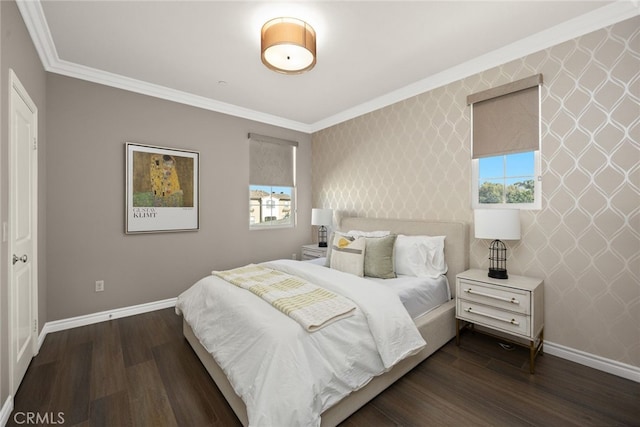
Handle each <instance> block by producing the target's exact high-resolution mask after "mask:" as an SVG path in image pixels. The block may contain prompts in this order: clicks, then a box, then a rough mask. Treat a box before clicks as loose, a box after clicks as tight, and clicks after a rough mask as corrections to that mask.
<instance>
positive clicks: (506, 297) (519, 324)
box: [456, 269, 544, 374]
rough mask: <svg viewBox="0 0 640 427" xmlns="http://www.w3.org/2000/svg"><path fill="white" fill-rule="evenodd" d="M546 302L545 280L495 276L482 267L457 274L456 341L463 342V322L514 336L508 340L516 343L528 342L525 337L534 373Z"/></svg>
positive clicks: (540, 347)
mask: <svg viewBox="0 0 640 427" xmlns="http://www.w3.org/2000/svg"><path fill="white" fill-rule="evenodd" d="M543 304H544V288H543V281H542V279H535V278H532V277H525V276H516V275H512V274H510V275H509V278H508V279H492V278H491V277H488V276H487V271H486V270H479V269H471V270H467V271H465V272H463V273H460V274H458V275H457V276H456V344H458V345H459V344H460V323H461V321H463V322H467V323H466V326H469V325H471V327H473V325H479V326H483V327H485V328H488V329H490V330H493V331H498V332H501V333H502V334H503V335H504V334H506V335H508V336H511V337H514V340H507V341H509V342H511V343H513V344H517V345H525V344H523V342H522V341H523V340H522V339H524V340H526V341H527V342H528V343H529V344H528V347H529V372H531V373H532V374H533V373H534V369H535V358H536V356H537V354H538V353H541V352H542V343H543V340H544V305H543ZM483 333H484V332H483ZM489 335H491V334H489ZM499 338H500V339H504V337H503V336H502V335H500V336H499ZM517 338H520V340H519V341H518V340H517Z"/></svg>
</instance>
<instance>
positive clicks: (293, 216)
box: [248, 184, 297, 230]
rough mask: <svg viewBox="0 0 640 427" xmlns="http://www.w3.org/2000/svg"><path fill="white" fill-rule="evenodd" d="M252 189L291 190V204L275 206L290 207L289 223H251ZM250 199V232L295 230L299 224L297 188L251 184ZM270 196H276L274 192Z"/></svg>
mask: <svg viewBox="0 0 640 427" xmlns="http://www.w3.org/2000/svg"><path fill="white" fill-rule="evenodd" d="M251 187H270V189H271V190H273V188H289V189H290V190H291V197H290V200H289V201H288V202H289V205H287V204H286V203H282V204H276V205H275V206H288V207H289V209H290V212H291V213H290V216H289V218H290V220H289V222H288V223H273V222H272V221H261V222H254V223H252V222H251V219H252V215H251V208H252V206H253V205H252V204H251V200H252V199H251V191H252V189H251ZM248 188H249V197H248V202H249V230H277V229H282V228H295V226H296V224H297V209H296V198H297V197H296V195H297V194H296V191H297V188H296V187H295V186H293V187H288V186H282V185H278V186H269V185H258V184H249V187H248ZM269 194H274V193H273V192H270V193H269Z"/></svg>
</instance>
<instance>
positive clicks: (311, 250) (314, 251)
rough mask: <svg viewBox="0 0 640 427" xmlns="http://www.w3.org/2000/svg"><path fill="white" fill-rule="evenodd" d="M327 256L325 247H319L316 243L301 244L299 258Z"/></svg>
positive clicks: (307, 258)
mask: <svg viewBox="0 0 640 427" xmlns="http://www.w3.org/2000/svg"><path fill="white" fill-rule="evenodd" d="M325 256H327V248H321V247H319V246H318V244H317V243H312V244H310V245H303V246H302V256H301V257H300V259H302V260H303V261H304V260H309V259H316V258H321V257H325Z"/></svg>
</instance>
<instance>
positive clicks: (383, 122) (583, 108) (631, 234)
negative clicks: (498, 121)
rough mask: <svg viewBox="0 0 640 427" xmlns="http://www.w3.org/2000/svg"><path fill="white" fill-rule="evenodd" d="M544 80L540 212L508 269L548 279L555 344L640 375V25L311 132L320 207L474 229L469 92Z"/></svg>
mask: <svg viewBox="0 0 640 427" xmlns="http://www.w3.org/2000/svg"><path fill="white" fill-rule="evenodd" d="M537 73H542V74H543V78H544V84H543V86H542V88H541V95H542V129H541V133H542V195H543V200H542V209H541V210H538V211H521V221H522V238H521V240H519V241H517V242H512V241H509V242H507V247H508V250H509V258H508V262H507V268H508V270H509V272H510V273H512V274H522V275H528V276H534V277H541V278H544V281H545V339H546V340H548V341H550V342H553V343H555V344H559V345H562V346H566V347H570V348H573V349H576V350H581V351H584V352H587V353H590V354H593V355H597V356H601V357H604V358H607V359H612V360H615V361H619V362H622V363H625V364H629V365H633V366H637V367H640V333H639V332H638V325H640V17H635V18H632V19H629V20H627V21H624V22H621V23H618V24H616V25H613V26H611V27H607V28H604V29H601V30H599V31H595V32H593V33H590V34H587V35H584V36H582V37H579V38H576V39H573V40H570V41H568V42H565V43H562V44H559V45H556V46H553V47H551V48H549V49H546V50H543V51H540V52H537V53H534V54H531V55H528V56H526V57H523V58H521V59H519V60H516V61H512V62H509V63H506V64H504V65H502V66H499V67H496V68H493V69H490V70H487V71H484V72H482V73H479V74H476V75H473V76H470V77H468V78H465V79H463V80H460V81H457V82H454V83H451V84H448V85H446V86H444V87H440V88H438V89H434V90H432V91H429V92H427V93H423V94H420V95H418V96H415V97H412V98H410V99H407V100H404V101H401V102H398V103H396V104H393V105H391V106H388V107H385V108H383V109H380V110H377V111H374V112H371V113H368V114H366V115H363V116H361V117H357V118H355V119H352V120H349V121H347V122H344V123H341V124H338V125H335V126H333V127H331V128H327V129H324V130H322V131H319V132H317V133H315V134H313V136H312V180H313V186H312V191H313V206H314V207H325V208H333V209H334V210H337V211H339V212H340V214H350V215H361V216H372V217H390V218H411V219H453V220H462V221H466V222H468V223H470V224H471V223H472V222H473V211H472V210H471V200H470V198H471V176H470V173H471V160H470V123H469V107H468V106H467V105H466V97H467V95H469V94H471V93H475V92H478V91H481V90H484V89H488V88H491V87H495V86H498V85H502V84H504V83H508V82H511V81H514V80H518V79H521V78H524V77H528V76H530V75H533V74H537ZM470 228H471V239H470V241H471V254H470V263H471V267H480V268H488V260H487V256H488V244H489V242H488V241H485V240H477V239H475V238H473V227H470Z"/></svg>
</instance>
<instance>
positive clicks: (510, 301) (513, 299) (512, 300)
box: [464, 288, 520, 304]
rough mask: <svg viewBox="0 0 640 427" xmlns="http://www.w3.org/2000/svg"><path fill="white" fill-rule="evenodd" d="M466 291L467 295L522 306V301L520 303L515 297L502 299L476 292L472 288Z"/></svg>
mask: <svg viewBox="0 0 640 427" xmlns="http://www.w3.org/2000/svg"><path fill="white" fill-rule="evenodd" d="M464 291H465V292H466V293H468V294H473V295H480V296H481V297H487V298H493V299H497V300H500V301H506V302H509V303H511V304H520V301H518V300H517V299H515V298H513V297H512V298H505V297H501V296H498V295H491V294H485V293H484V292H478V291H474V290H473V289H471V288H467V289H465V290H464Z"/></svg>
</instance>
